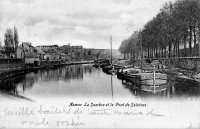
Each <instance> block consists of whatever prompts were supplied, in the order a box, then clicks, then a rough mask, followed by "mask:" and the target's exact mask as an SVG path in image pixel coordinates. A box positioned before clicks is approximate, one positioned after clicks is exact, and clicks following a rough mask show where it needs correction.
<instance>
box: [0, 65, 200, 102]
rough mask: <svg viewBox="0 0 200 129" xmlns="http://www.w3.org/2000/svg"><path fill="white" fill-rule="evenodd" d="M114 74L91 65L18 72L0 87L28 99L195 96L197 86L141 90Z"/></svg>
mask: <svg viewBox="0 0 200 129" xmlns="http://www.w3.org/2000/svg"><path fill="white" fill-rule="evenodd" d="M144 88H147V87H138V86H136V85H134V84H133V83H130V82H128V81H124V80H120V79H118V78H117V76H116V75H108V74H105V73H103V72H102V70H101V69H96V68H94V67H92V65H74V66H66V67H62V68H55V69H51V70H47V69H46V70H38V71H37V72H32V73H28V74H25V75H19V76H16V77H12V78H9V79H7V80H4V81H3V82H2V84H1V85H0V90H1V91H4V92H9V93H12V94H16V95H22V96H25V97H28V98H31V99H32V98H34V96H42V97H43V96H47V97H55V96H65V97H101V98H102V97H109V98H116V97H133V98H134V97H160V98H170V99H171V98H176V97H199V96H200V87H191V86H187V85H185V86H184V85H182V84H178V83H176V82H174V81H173V80H168V83H167V84H166V85H163V87H161V88H160V89H156V90H157V91H156V92H154V91H151V90H152V89H148V90H149V91H144V90H142V89H144Z"/></svg>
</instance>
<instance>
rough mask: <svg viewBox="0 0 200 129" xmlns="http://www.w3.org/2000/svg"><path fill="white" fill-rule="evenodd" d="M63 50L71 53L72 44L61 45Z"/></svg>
mask: <svg viewBox="0 0 200 129" xmlns="http://www.w3.org/2000/svg"><path fill="white" fill-rule="evenodd" d="M60 49H61V51H62V52H63V53H65V54H69V53H70V51H71V47H70V44H68V45H63V46H61V47H60Z"/></svg>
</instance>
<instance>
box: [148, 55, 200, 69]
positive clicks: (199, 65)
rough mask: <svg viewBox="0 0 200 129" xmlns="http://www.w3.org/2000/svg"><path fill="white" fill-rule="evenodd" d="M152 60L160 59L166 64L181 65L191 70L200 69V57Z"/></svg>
mask: <svg viewBox="0 0 200 129" xmlns="http://www.w3.org/2000/svg"><path fill="white" fill-rule="evenodd" d="M152 60H159V61H160V62H161V63H162V64H164V65H166V66H172V67H181V68H185V69H189V70H197V71H200V58H187V57H186V58H171V59H167V58H165V59H164V58H163V59H162V58H157V59H151V61H152Z"/></svg>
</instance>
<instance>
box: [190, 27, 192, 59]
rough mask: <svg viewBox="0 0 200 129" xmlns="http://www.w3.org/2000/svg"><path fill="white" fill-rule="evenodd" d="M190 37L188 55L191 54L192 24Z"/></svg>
mask: <svg viewBox="0 0 200 129" xmlns="http://www.w3.org/2000/svg"><path fill="white" fill-rule="evenodd" d="M189 29H190V37H189V55H190V56H191V55H192V26H190V28H189Z"/></svg>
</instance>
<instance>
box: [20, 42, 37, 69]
mask: <svg viewBox="0 0 200 129" xmlns="http://www.w3.org/2000/svg"><path fill="white" fill-rule="evenodd" d="M17 58H23V59H24V61H25V64H27V65H35V66H37V65H39V62H40V55H39V53H38V51H37V49H36V48H35V47H33V46H32V45H31V43H29V42H22V44H20V45H19V46H18V48H17Z"/></svg>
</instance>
